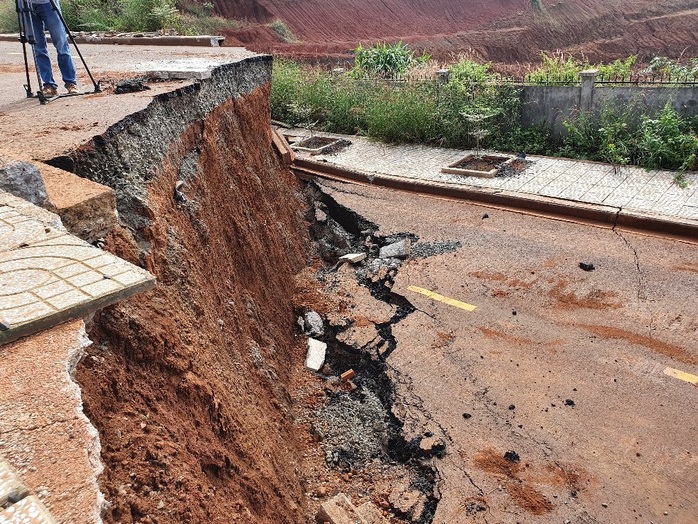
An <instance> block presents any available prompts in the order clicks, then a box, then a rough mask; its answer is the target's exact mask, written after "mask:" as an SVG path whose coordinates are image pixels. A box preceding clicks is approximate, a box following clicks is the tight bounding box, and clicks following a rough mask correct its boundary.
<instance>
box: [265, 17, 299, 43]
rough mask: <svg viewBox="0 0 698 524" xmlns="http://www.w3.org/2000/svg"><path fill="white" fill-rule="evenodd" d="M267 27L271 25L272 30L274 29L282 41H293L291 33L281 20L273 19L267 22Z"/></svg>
mask: <svg viewBox="0 0 698 524" xmlns="http://www.w3.org/2000/svg"><path fill="white" fill-rule="evenodd" d="M269 27H271V29H272V31H274V32H275V33H276V34H277V35H278V36H279V38H281V40H283V41H284V42H287V43H289V42H293V41H294V38H293V33H292V32H291V30H290V29H289V28H288V26H287V25H286V24H285V23H284V22H283V21H282V20H278V19H277V20H274V21H273V22H272V23H271V24H269Z"/></svg>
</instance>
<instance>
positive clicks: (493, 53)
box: [214, 0, 698, 62]
mask: <svg viewBox="0 0 698 524" xmlns="http://www.w3.org/2000/svg"><path fill="white" fill-rule="evenodd" d="M214 4H215V6H216V10H217V11H218V12H219V13H221V14H222V15H224V16H226V17H229V18H236V19H244V20H248V21H249V22H250V24H249V25H246V26H245V27H244V28H243V29H241V30H238V31H233V32H230V33H229V34H228V35H227V37H228V42H227V43H228V44H233V45H236V44H244V45H246V46H248V47H250V48H252V49H254V50H256V51H273V52H275V53H288V54H291V55H295V56H299V57H308V58H320V57H326V56H330V57H335V58H341V57H349V54H348V52H349V50H351V49H353V48H355V47H356V45H357V44H358V43H359V42H363V43H371V42H376V41H397V40H400V39H402V40H403V41H406V42H408V43H410V44H412V45H413V47H415V48H423V49H426V50H427V51H428V52H429V53H431V54H432V55H434V56H436V57H439V58H447V57H448V56H449V55H450V54H452V53H455V54H458V53H465V52H467V53H474V54H475V55H479V56H480V57H482V58H484V59H487V60H491V61H495V62H510V61H514V62H516V61H520V62H528V61H535V60H537V59H539V57H540V52H541V51H555V50H563V51H566V52H570V53H575V54H577V55H581V54H584V55H585V56H586V57H587V58H589V59H590V60H593V61H602V60H610V59H615V58H618V57H625V56H629V55H631V54H639V55H640V57H641V58H644V57H648V56H654V55H668V56H672V57H675V58H676V57H679V56H695V55H696V53H697V52H698V43H697V42H698V39H697V38H696V36H697V35H698V30H697V29H696V28H697V27H698V3H696V2H695V1H692V0H660V1H657V2H655V1H648V0H637V1H630V0H608V1H604V0H580V1H569V0H566V1H562V0H561V1H543V2H542V9H541V10H536V9H534V8H533V7H532V6H531V2H530V1H528V0H492V1H487V2H480V1H477V2H476V1H471V0H460V1H459V0H385V1H382V2H369V1H362V0H329V1H323V0H300V1H293V2H291V1H287V0H256V1H253V2H243V1H241V0H215V1H214ZM277 19H278V20H281V21H283V22H284V23H285V24H286V25H287V26H288V28H289V29H290V31H291V33H292V34H293V36H294V38H295V41H294V42H291V43H285V42H283V41H282V40H281V39H280V38H279V36H278V35H277V34H276V33H275V32H274V31H273V30H272V29H271V28H270V27H269V26H268V25H265V24H269V23H270V22H272V21H273V20H277Z"/></svg>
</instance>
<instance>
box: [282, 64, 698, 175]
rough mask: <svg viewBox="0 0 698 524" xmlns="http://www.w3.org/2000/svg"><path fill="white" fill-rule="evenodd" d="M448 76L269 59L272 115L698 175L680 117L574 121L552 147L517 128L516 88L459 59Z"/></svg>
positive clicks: (613, 112) (638, 114)
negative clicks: (396, 75)
mask: <svg viewBox="0 0 698 524" xmlns="http://www.w3.org/2000/svg"><path fill="white" fill-rule="evenodd" d="M554 61H555V63H557V64H559V65H561V66H562V72H563V73H564V72H565V71H567V68H568V67H569V68H570V69H571V66H568V65H567V59H564V60H559V59H555V60H554ZM632 63H634V57H631V58H629V59H626V60H623V61H617V62H615V63H613V64H611V65H610V68H612V69H614V70H615V71H616V72H617V74H619V75H622V74H623V71H624V70H625V69H626V68H629V66H630V65H632ZM549 65H550V64H548V66H549ZM576 69H577V67H576V66H575V74H577V71H576ZM450 71H451V74H450V78H449V80H448V82H446V83H440V82H438V81H436V79H434V80H429V81H397V82H396V81H392V80H385V79H377V78H373V79H367V78H365V77H363V76H361V75H355V74H352V73H351V72H350V73H339V74H337V73H333V72H328V71H322V70H319V69H314V68H311V67H306V66H301V65H300V64H298V63H296V62H293V61H289V60H275V62H274V70H273V78H272V96H271V102H272V115H273V118H275V119H278V120H282V121H286V122H288V123H290V124H293V125H312V126H313V127H314V128H315V129H321V130H325V131H330V132H337V133H349V134H353V133H356V134H363V135H366V136H369V137H373V138H376V139H379V140H383V141H387V142H395V143H401V142H407V143H409V142H412V143H424V144H434V145H439V146H447V147H458V148H473V147H475V146H482V147H484V148H494V149H497V150H500V151H510V152H519V151H522V152H526V153H537V154H548V155H559V156H569V157H574V158H586V159H591V160H601V161H605V162H610V163H612V164H614V165H625V164H634V165H640V166H644V167H647V168H667V169H677V170H679V171H680V172H683V171H685V170H692V169H698V135H697V134H696V125H698V119H694V120H693V121H692V120H689V119H686V118H683V117H681V116H680V115H679V114H678V113H677V112H676V110H675V109H674V108H673V107H672V106H671V104H667V106H666V107H664V108H663V109H662V110H661V111H660V112H659V113H658V114H656V115H651V114H650V113H648V111H647V110H646V108H645V107H644V106H642V104H641V103H640V102H637V103H632V104H625V105H623V106H613V105H607V106H604V107H602V108H601V109H600V110H599V111H597V112H596V113H576V114H575V115H573V116H572V117H570V118H568V119H567V120H566V121H565V126H566V131H567V132H566V134H565V135H564V137H563V138H562V139H554V138H553V135H552V130H551V129H549V128H546V127H544V126H538V127H533V128H524V127H522V126H521V124H520V120H521V96H520V95H521V93H520V90H521V88H520V87H519V86H517V85H514V84H511V83H509V82H507V81H506V80H504V79H502V78H499V76H498V75H495V74H494V73H492V72H491V70H490V66H489V65H488V64H478V63H475V62H472V61H470V60H462V61H460V62H459V63H457V64H454V65H452V66H451V68H450ZM565 74H567V73H565ZM408 76H409V75H408ZM679 179H680V177H679Z"/></svg>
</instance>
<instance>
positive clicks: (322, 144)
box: [287, 136, 343, 156]
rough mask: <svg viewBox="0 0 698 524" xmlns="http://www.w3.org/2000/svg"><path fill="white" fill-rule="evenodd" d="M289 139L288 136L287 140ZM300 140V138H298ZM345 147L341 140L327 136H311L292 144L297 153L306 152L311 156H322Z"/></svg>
mask: <svg viewBox="0 0 698 524" xmlns="http://www.w3.org/2000/svg"><path fill="white" fill-rule="evenodd" d="M288 138H289V137H288V136H287V139H288ZM298 138H300V137H298ZM340 145H343V141H342V139H341V138H334V137H325V136H311V137H307V138H300V140H299V141H295V142H292V143H291V147H293V149H295V150H297V151H305V152H307V153H310V154H311V155H313V156H314V155H322V154H324V153H327V152H329V151H331V150H332V149H333V148H334V147H337V146H340Z"/></svg>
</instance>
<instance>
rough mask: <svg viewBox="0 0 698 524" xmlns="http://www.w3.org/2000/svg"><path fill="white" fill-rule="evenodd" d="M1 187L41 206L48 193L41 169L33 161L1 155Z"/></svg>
mask: <svg viewBox="0 0 698 524" xmlns="http://www.w3.org/2000/svg"><path fill="white" fill-rule="evenodd" d="M0 189H2V190H4V191H7V192H8V193H11V194H13V195H14V196H16V197H19V198H23V199H24V200H28V201H29V202H31V203H32V204H35V205H37V206H41V205H43V204H44V203H45V202H46V199H47V198H48V195H47V193H46V186H45V185H44V179H43V178H42V177H41V173H40V172H39V169H38V168H37V167H36V166H35V165H34V164H32V163H31V162H23V161H18V160H13V159H11V158H7V157H0Z"/></svg>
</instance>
